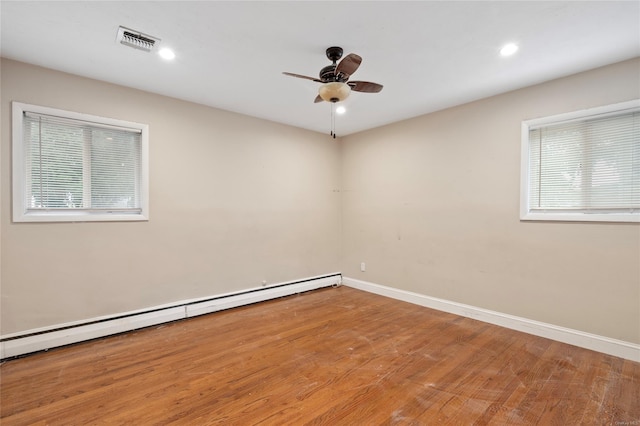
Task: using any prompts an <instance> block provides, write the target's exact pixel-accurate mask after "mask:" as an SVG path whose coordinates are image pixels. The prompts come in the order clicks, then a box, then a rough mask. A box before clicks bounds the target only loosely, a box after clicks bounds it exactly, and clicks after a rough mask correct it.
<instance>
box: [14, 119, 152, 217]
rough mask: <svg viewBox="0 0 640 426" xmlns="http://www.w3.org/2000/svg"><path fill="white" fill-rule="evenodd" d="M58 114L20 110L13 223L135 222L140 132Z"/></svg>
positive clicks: (140, 183) (141, 165) (141, 169)
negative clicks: (52, 220) (30, 219)
mask: <svg viewBox="0 0 640 426" xmlns="http://www.w3.org/2000/svg"><path fill="white" fill-rule="evenodd" d="M33 109H38V108H33ZM14 112H15V111H14ZM52 112H53V113H52ZM58 112H59V114H55V111H47V112H46V113H43V112H34V111H30V110H28V109H23V110H22V111H20V113H21V115H22V117H21V128H22V132H21V133H22V134H21V138H20V139H21V141H20V142H19V143H20V144H21V146H20V147H19V151H20V154H21V155H20V156H19V157H20V158H19V160H18V161H20V162H21V164H20V165H19V167H17V169H19V170H22V176H18V177H17V179H18V180H19V181H21V185H20V186H18V187H17V189H18V190H19V192H22V194H20V196H21V199H20V200H19V201H18V202H17V204H19V205H21V208H20V209H19V210H21V211H19V212H18V214H17V216H18V221H20V217H22V218H23V219H24V218H28V217H30V215H31V217H33V218H39V219H36V220H46V218H47V217H49V218H51V217H54V216H55V219H56V220H60V219H62V220H65V219H64V217H65V215H68V217H69V220H71V219H73V220H84V219H81V218H79V217H78V215H79V214H81V215H85V216H86V217H91V218H90V219H88V220H119V219H122V220H140V219H141V218H140V217H139V216H141V215H143V213H144V212H143V210H145V207H146V176H145V175H146V170H145V169H146V167H145V164H146V162H145V159H144V156H145V155H144V154H145V149H144V148H145V147H144V146H143V145H144V144H143V130H144V127H141V126H139V125H136V126H133V127H127V126H126V122H116V121H115V120H108V119H104V120H101V119H100V117H92V116H84V115H80V114H71V115H72V116H68V115H69V114H65V112H64V111H58ZM65 115H67V116H65ZM73 115H75V116H73ZM114 123H115V124H114ZM121 124H125V125H121ZM132 124H133V123H132ZM14 142H15V140H14ZM14 145H15V144H14ZM20 189H21V191H20ZM14 190H15V189H14ZM16 195H17V194H14V200H16ZM14 202H15V201H14ZM14 216H16V215H15V214H14ZM109 216H111V217H109ZM133 216H138V217H133ZM14 220H15V217H14ZM27 220H28V219H27Z"/></svg>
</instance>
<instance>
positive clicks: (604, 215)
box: [520, 99, 640, 223]
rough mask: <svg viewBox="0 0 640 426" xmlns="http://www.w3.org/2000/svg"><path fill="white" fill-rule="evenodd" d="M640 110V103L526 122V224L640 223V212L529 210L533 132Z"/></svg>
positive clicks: (523, 197)
mask: <svg viewBox="0 0 640 426" xmlns="http://www.w3.org/2000/svg"><path fill="white" fill-rule="evenodd" d="M639 109H640V99H634V100H631V101H627V102H620V103H616V104H611V105H606V106H602V107H596V108H590V109H585V110H580V111H573V112H568V113H563V114H557V115H553V116H549V117H542V118H536V119H532V120H526V121H523V122H522V134H521V155H520V158H521V163H520V220H523V221H571V222H574V221H578V222H634V223H638V222H640V208H638V209H634V210H632V212H617V211H611V212H602V211H600V212H596V213H587V212H577V211H570V210H569V209H567V210H564V211H563V210H560V211H558V210H557V209H554V210H546V211H545V210H537V211H532V209H531V208H530V206H529V189H530V185H529V184H530V170H529V169H530V161H529V160H530V158H529V148H530V143H529V132H530V130H531V128H537V127H542V126H544V125H552V124H560V123H563V122H569V121H583V120H588V119H589V118H595V117H597V116H605V115H616V114H618V115H619V114H623V113H628V112H633V111H634V110H639Z"/></svg>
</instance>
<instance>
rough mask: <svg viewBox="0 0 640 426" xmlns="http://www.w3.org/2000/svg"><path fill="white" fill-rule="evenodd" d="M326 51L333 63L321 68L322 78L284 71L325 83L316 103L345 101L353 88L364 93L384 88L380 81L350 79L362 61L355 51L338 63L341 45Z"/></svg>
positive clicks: (290, 74)
mask: <svg viewBox="0 0 640 426" xmlns="http://www.w3.org/2000/svg"><path fill="white" fill-rule="evenodd" d="M326 53H327V58H329V60H330V61H331V62H333V63H332V64H331V65H327V66H326V67H324V68H322V69H321V70H320V74H319V77H320V78H314V77H308V76H306V75H300V74H294V73H291V72H283V74H285V75H289V76H291V77H297V78H304V79H307V80H312V81H315V82H318V83H323V84H322V86H320V89H319V90H318V96H316V99H315V100H314V102H315V103H318V102H322V101H326V102H332V103H336V102H341V101H344V100H345V99H346V98H347V97H348V96H349V94H350V93H351V91H352V90H354V91H356V92H364V93H378V92H379V91H381V90H382V85H381V84H378V83H371V82H369V81H349V78H350V77H351V75H352V74H353V73H354V72H356V70H357V69H358V67H359V66H360V63H361V62H362V58H361V57H360V56H358V55H356V54H355V53H349V54H348V55H347V56H345V57H344V59H342V60H341V61H340V62H339V63H338V60H340V58H342V53H343V50H342V48H341V47H337V46H334V47H329V48H328V49H327V52H326Z"/></svg>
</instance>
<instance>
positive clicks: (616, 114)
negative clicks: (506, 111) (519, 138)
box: [524, 107, 640, 221]
mask: <svg viewBox="0 0 640 426" xmlns="http://www.w3.org/2000/svg"><path fill="white" fill-rule="evenodd" d="M544 121H546V120H544ZM527 138H528V141H527V142H528V146H527V151H528V152H527V154H528V164H527V168H528V176H527V180H528V182H527V185H528V187H527V188H526V192H527V193H528V195H527V199H526V203H527V206H526V211H525V212H524V213H525V216H526V215H529V214H534V215H535V214H542V215H544V214H548V215H547V217H545V218H543V217H538V218H539V219H543V220H549V219H550V220H554V219H558V218H560V219H561V218H563V217H564V218H565V219H566V220H575V219H577V220H592V219H593V220H608V219H613V217H615V215H620V214H622V215H625V216H622V217H621V218H622V219H623V220H626V219H629V217H630V216H629V215H636V219H633V218H631V219H630V220H631V221H635V220H637V215H638V214H639V213H640V108H637V107H636V108H631V109H629V108H625V109H622V110H614V111H607V112H601V113H598V114H593V115H587V116H582V117H574V118H572V119H569V120H560V121H556V122H546V123H540V124H534V125H529V126H528V134H527ZM553 214H559V216H557V217H555V218H553V217H552V218H550V216H551V215H553ZM563 214H569V215H571V214H573V216H562V215H563ZM580 215H581V217H579V216H580ZM593 215H598V216H593ZM607 215H608V219H607V217H606V216H607ZM526 218H528V217H525V219H526ZM613 220H616V219H613Z"/></svg>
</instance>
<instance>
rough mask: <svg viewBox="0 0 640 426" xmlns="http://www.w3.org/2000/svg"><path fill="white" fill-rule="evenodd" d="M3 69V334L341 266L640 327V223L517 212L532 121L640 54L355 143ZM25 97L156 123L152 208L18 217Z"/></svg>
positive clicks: (620, 85) (605, 325)
mask: <svg viewBox="0 0 640 426" xmlns="http://www.w3.org/2000/svg"><path fill="white" fill-rule="evenodd" d="M1 72H2V74H1V82H2V86H1V90H2V92H1V101H2V122H1V124H2V133H1V138H2V147H1V151H0V153H1V163H0V166H1V174H0V178H1V179H0V188H1V206H0V207H1V208H0V225H1V226H0V230H1V232H0V238H1V240H0V241H1V250H0V255H1V268H2V269H1V281H0V284H1V286H2V289H1V291H2V305H1V308H2V309H1V310H2V313H1V321H2V327H1V332H2V334H6V333H12V332H18V331H24V330H28V329H32V328H36V327H41V326H47V325H54V324H59V323H62V322H67V321H74V320H82V319H86V318H92V317H95V316H99V315H109V314H114V313H118V312H123V311H129V310H134V309H138V308H144V307H149V306H155V305H158V304H162V303H170V302H174V301H178V300H183V299H188V298H193V297H201V296H208V295H215V294H220V293H225V292H232V291H237V290H242V289H246V288H250V287H256V286H259V285H260V283H261V282H262V280H263V279H264V280H267V281H268V282H270V283H275V282H281V281H286V280H291V279H296V278H303V277H308V276H313V275H318V274H325V273H330V272H335V271H342V273H343V274H344V275H345V276H349V277H352V278H357V279H362V280H366V281H370V282H373V283H378V284H383V285H388V286H392V287H396V288H400V289H405V290H410V291H414V292H417V293H421V294H425V295H428V296H434V297H440V298H444V299H448V300H452V301H457V302H461V303H466V304H470V305H474V306H478V307H482V308H487V309H491V310H495V311H499V312H504V313H508V314H513V315H518V316H522V317H525V318H530V319H534V320H539V321H544V322H548V323H551V324H556V325H560V326H565V327H570V328H574V329H578V330H583V331H586V332H591V333H595V334H599V335H603V336H608V337H612V338H617V339H622V340H627V341H631V342H636V343H638V342H640V227H639V226H638V225H634V224H603V223H600V224H594V223H524V222H520V221H519V197H520V194H519V182H520V123H521V121H522V120H526V119H531V118H536V117H541V116H547V115H552V114H557V113H562V112H567V111H573V110H578V109H583V108H588V107H593V106H599V105H604V104H609V103H615V102H620V101H624V100H629V99H632V98H638V97H640V87H639V84H640V83H639V81H638V75H639V72H640V60H634V61H627V62H623V63H620V64H615V65H612V66H609V67H605V68H601V69H597V70H593V71H590V72H586V73H582V74H579V75H575V76H571V77H567V78H564V79H560V80H556V81H552V82H549V83H545V84H541V85H538V86H535V87H530V88H527V89H523V90H519V91H515V92H511V93H507V94H504V95H500V96H496V97H493V98H489V99H485V100H481V101H478V102H474V103H470V104H467V105H462V106H460V107H456V108H452V109H448V110H445V111H440V112H437V113H433V114H429V115H425V116H422V117H418V118H415V119H412V120H407V121H404V122H401V123H396V124H393V125H389V126H385V127H381V128H377V129H374V130H371V131H368V132H363V133H360V134H357V135H351V136H347V137H344V138H343V139H342V141H341V142H336V141H334V140H332V139H330V138H328V137H327V136H326V135H320V134H316V133H313V132H308V131H304V130H300V129H295V128H292V127H288V126H283V125H279V124H275V123H271V122H267V121H263V120H258V119H253V118H249V117H245V116H242V115H238V114H234V113H229V112H225V111H221V110H216V109H212V108H207V107H204V106H199V105H195V104H192V103H187V102H182V101H178V100H175V99H170V98H166V97H162V96H158V95H153V94H149V93H145V92H140V91H136V90H132V89H127V88H123V87H119V86H115V85H110V84H107V83H103V82H99V81H95V80H89V79H84V78H80V77H76V76H72V75H68V74H64V73H59V72H55V71H51V70H46V69H42V68H38V67H34V66H30V65H26V64H21V63H18V62H14V61H9V60H3V61H2V70H1ZM11 100H18V101H22V102H27V103H34V104H39V105H45V106H52V107H56V108H61V109H68V110H74V111H80V112H85V113H89V114H95V115H103V116H108V117H114V118H121V119H125V120H131V121H140V122H144V123H148V124H149V125H150V132H151V133H150V134H151V138H150V141H151V144H150V161H151V213H150V215H151V220H150V221H149V222H146V223H78V224H28V223H22V224H13V223H11V221H10V205H11V204H10V121H9V120H10V109H9V107H10V101H11ZM341 180H342V182H341ZM340 190H342V192H339V191H340ZM340 236H342V239H341V243H340ZM340 259H342V260H340ZM360 262H366V265H367V271H366V272H360V270H359V265H360Z"/></svg>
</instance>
